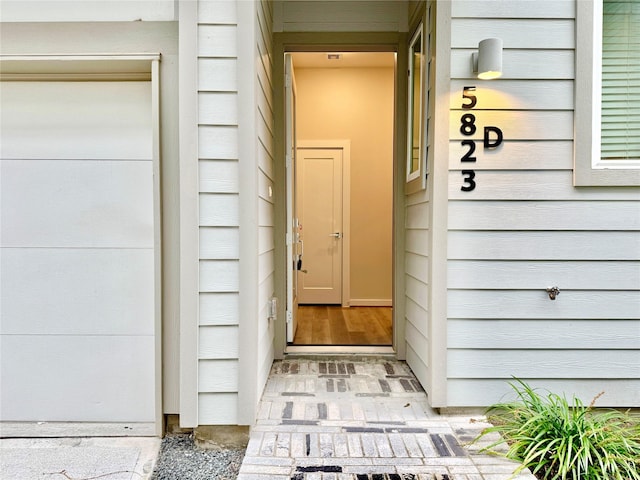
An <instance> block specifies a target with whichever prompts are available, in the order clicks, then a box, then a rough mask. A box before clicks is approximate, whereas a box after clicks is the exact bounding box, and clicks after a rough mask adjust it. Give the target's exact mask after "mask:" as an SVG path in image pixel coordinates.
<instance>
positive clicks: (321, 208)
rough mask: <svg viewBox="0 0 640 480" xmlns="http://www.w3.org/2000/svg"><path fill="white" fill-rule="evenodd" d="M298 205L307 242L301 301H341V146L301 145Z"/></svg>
mask: <svg viewBox="0 0 640 480" xmlns="http://www.w3.org/2000/svg"><path fill="white" fill-rule="evenodd" d="M296 175H297V208H298V217H299V219H300V237H301V240H302V242H303V244H304V256H303V258H302V269H301V270H300V271H298V285H299V288H298V301H299V303H304V304H341V303H342V236H343V228H342V149H340V148H299V149H298V153H297V172H296Z"/></svg>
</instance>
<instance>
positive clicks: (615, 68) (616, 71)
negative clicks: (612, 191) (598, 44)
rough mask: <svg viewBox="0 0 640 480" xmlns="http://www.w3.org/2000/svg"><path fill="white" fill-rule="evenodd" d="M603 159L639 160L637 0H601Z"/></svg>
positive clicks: (639, 14)
mask: <svg viewBox="0 0 640 480" xmlns="http://www.w3.org/2000/svg"><path fill="white" fill-rule="evenodd" d="M602 7H603V11H602V119H601V120H602V123H601V128H602V137H601V159H602V160H603V161H607V162H609V161H611V162H614V161H622V162H624V161H627V160H639V159H640V0H604V2H603V5H602Z"/></svg>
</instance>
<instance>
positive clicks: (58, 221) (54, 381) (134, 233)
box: [0, 81, 156, 422]
mask: <svg viewBox="0 0 640 480" xmlns="http://www.w3.org/2000/svg"><path fill="white" fill-rule="evenodd" d="M0 90H1V97H0V102H1V108H0V114H1V125H2V128H1V129H0V193H1V199H2V201H1V205H0V224H1V228H0V247H1V248H0V261H1V264H2V276H1V278H0V295H1V300H0V317H2V324H1V326H0V357H1V359H0V374H1V376H0V382H1V384H2V388H1V389H0V390H1V398H0V419H2V420H6V421H12V420H13V421H39V420H42V421H69V422H74V421H92V422H154V421H155V343H156V342H155V325H154V321H155V297H154V295H155V294H154V280H155V271H154V268H155V267H154V256H155V246H154V229H155V225H154V203H153V188H154V187H153V185H154V180H153V152H152V149H153V126H152V124H153V121H152V118H153V117H152V89H151V82H145V81H139V82H126V81H113V82H100V81H87V82H64V81H60V82H50V81H31V82H10V81H7V82H0Z"/></svg>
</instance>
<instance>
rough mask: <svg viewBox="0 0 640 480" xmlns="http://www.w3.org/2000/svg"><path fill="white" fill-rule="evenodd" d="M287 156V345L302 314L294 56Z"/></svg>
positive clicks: (288, 78)
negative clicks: (297, 319) (299, 290)
mask: <svg viewBox="0 0 640 480" xmlns="http://www.w3.org/2000/svg"><path fill="white" fill-rule="evenodd" d="M285 108H286V124H285V131H286V133H285V155H286V157H287V158H286V162H285V165H286V182H287V187H286V188H287V240H286V243H287V306H286V310H287V342H288V343H291V342H293V338H294V337H295V334H296V327H297V324H296V314H297V312H298V276H297V274H296V272H297V270H298V266H299V262H301V258H300V242H299V240H300V235H299V230H298V218H297V213H296V173H295V169H296V82H295V77H294V74H293V61H292V58H291V55H290V54H287V55H286V56H285Z"/></svg>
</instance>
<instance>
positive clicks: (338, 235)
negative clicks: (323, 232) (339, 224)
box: [329, 232, 342, 238]
mask: <svg viewBox="0 0 640 480" xmlns="http://www.w3.org/2000/svg"><path fill="white" fill-rule="evenodd" d="M329 236H330V237H335V238H342V233H340V232H333V233H330V234H329Z"/></svg>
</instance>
